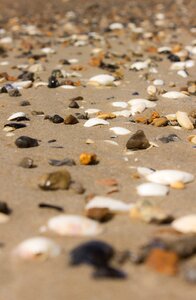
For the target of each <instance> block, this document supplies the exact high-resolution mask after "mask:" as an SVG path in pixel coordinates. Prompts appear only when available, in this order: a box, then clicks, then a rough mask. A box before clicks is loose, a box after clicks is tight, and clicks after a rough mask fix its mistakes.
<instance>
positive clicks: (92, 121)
mask: <svg viewBox="0 0 196 300" xmlns="http://www.w3.org/2000/svg"><path fill="white" fill-rule="evenodd" d="M109 124H110V123H109V122H108V121H106V120H103V119H100V118H92V119H89V120H88V121H86V122H85V123H84V127H92V126H97V125H109Z"/></svg>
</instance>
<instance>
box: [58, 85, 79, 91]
mask: <svg viewBox="0 0 196 300" xmlns="http://www.w3.org/2000/svg"><path fill="white" fill-rule="evenodd" d="M60 87H61V88H62V89H66V90H73V89H76V86H73V85H69V84H66V85H61V86H60Z"/></svg>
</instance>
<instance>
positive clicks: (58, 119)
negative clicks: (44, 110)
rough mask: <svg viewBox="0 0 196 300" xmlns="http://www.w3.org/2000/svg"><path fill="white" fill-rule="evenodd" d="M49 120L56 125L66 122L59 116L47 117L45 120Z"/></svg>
mask: <svg viewBox="0 0 196 300" xmlns="http://www.w3.org/2000/svg"><path fill="white" fill-rule="evenodd" d="M47 118H48V119H49V120H50V121H51V122H52V123H54V124H60V123H63V122H64V119H63V118H62V117H61V116H59V115H54V116H52V117H50V116H45V118H44V119H47Z"/></svg>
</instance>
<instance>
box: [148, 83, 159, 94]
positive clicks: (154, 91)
mask: <svg viewBox="0 0 196 300" xmlns="http://www.w3.org/2000/svg"><path fill="white" fill-rule="evenodd" d="M147 93H148V95H150V96H155V95H156V94H157V88H156V87H155V86H154V85H149V86H148V87H147Z"/></svg>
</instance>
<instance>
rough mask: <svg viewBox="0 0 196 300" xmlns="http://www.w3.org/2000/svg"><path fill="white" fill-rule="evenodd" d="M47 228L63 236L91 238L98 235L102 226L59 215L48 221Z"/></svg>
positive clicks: (80, 217)
mask: <svg viewBox="0 0 196 300" xmlns="http://www.w3.org/2000/svg"><path fill="white" fill-rule="evenodd" d="M47 228H48V229H49V230H51V231H53V232H55V233H57V234H59V235H63V236H91V235H97V234H100V233H101V232H102V231H103V228H102V226H101V225H100V224H99V223H98V222H96V221H93V220H89V219H88V218H86V217H83V216H77V215H65V214H62V215H59V216H56V217H53V218H51V219H49V221H48V223H47Z"/></svg>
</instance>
